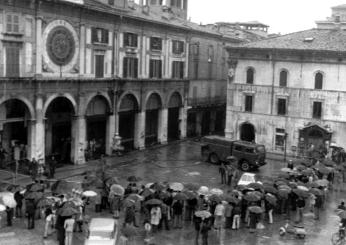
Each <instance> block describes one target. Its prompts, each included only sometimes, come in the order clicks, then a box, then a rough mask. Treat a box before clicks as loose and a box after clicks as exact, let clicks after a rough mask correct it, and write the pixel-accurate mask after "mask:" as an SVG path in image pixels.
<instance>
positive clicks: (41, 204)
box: [36, 198, 54, 208]
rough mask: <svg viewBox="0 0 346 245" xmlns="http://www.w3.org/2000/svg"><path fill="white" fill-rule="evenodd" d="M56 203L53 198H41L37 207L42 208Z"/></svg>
mask: <svg viewBox="0 0 346 245" xmlns="http://www.w3.org/2000/svg"><path fill="white" fill-rule="evenodd" d="M53 204H54V200H53V199H47V198H41V199H40V200H38V202H37V204H36V205H37V207H39V208H42V207H47V206H52V205H53Z"/></svg>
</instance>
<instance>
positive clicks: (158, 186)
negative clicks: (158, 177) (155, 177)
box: [150, 182, 165, 191]
mask: <svg viewBox="0 0 346 245" xmlns="http://www.w3.org/2000/svg"><path fill="white" fill-rule="evenodd" d="M150 188H151V189H153V190H155V191H162V190H163V189H165V186H164V185H163V184H160V183H158V182H155V183H154V184H152V185H151V186H150Z"/></svg>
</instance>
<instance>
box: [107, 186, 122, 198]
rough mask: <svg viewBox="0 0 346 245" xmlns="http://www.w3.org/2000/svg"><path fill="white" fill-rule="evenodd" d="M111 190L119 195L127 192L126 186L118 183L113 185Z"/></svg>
mask: <svg viewBox="0 0 346 245" xmlns="http://www.w3.org/2000/svg"><path fill="white" fill-rule="evenodd" d="M110 190H111V192H113V193H114V194H116V195H118V196H122V195H124V193H125V189H124V187H122V186H121V185H118V184H114V185H112V186H111V189H110Z"/></svg>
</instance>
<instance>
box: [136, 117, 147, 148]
mask: <svg viewBox="0 0 346 245" xmlns="http://www.w3.org/2000/svg"><path fill="white" fill-rule="evenodd" d="M135 120H136V121H135V139H134V146H135V148H136V149H139V150H142V149H144V148H145V111H140V112H138V113H137V114H136V119H135Z"/></svg>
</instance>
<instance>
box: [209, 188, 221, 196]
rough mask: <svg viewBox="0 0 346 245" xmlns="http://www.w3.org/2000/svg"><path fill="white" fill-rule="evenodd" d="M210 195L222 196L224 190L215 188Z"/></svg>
mask: <svg viewBox="0 0 346 245" xmlns="http://www.w3.org/2000/svg"><path fill="white" fill-rule="evenodd" d="M210 194H211V195H218V196H221V195H222V194H223V190H221V189H219V188H213V189H211V190H210Z"/></svg>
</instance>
